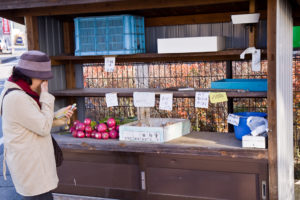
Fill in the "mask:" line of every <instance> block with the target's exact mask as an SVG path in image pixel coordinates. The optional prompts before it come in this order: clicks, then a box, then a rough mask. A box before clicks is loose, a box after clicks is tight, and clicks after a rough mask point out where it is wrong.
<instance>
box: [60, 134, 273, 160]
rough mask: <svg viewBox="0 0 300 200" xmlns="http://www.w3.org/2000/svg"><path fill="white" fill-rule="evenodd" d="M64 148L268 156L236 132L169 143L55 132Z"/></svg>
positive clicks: (265, 151)
mask: <svg viewBox="0 0 300 200" xmlns="http://www.w3.org/2000/svg"><path fill="white" fill-rule="evenodd" d="M54 137H55V139H56V140H57V142H58V143H59V145H60V146H61V148H63V149H68V150H92V151H120V152H136V153H156V154H161V153H167V154H184V155H187V154H188V155H202V156H221V157H231V158H250V159H263V160H267V159H268V151H267V150H266V149H250V148H242V142H241V141H239V140H237V139H236V138H235V137H234V134H233V133H215V132H193V133H190V134H188V135H186V136H183V137H180V138H177V139H175V140H171V141H169V142H166V143H161V144H157V143H140V142H124V141H119V140H111V139H110V140H96V139H90V138H83V139H80V138H74V137H72V136H71V134H68V135H56V134H55V135H54Z"/></svg>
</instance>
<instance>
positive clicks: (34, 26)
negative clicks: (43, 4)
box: [24, 16, 39, 50]
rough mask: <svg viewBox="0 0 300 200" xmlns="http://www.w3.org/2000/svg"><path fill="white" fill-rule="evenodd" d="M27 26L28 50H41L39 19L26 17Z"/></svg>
mask: <svg viewBox="0 0 300 200" xmlns="http://www.w3.org/2000/svg"><path fill="white" fill-rule="evenodd" d="M24 19H25V26H26V33H27V46H28V50H38V49H39V32H38V23H37V17H33V16H25V17H24Z"/></svg>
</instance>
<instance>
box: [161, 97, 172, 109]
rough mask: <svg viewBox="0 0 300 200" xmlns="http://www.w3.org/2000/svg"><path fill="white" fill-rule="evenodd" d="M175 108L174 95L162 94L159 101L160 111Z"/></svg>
mask: <svg viewBox="0 0 300 200" xmlns="http://www.w3.org/2000/svg"><path fill="white" fill-rule="evenodd" d="M172 108H173V94H172V93H170V94H160V99H159V109H160V110H169V111H171V110H172Z"/></svg>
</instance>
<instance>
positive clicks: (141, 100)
mask: <svg viewBox="0 0 300 200" xmlns="http://www.w3.org/2000/svg"><path fill="white" fill-rule="evenodd" d="M133 104H134V106H135V107H154V106H155V93H153V92H134V93H133Z"/></svg>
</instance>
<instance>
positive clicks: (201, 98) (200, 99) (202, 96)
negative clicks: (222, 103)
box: [195, 92, 209, 108]
mask: <svg viewBox="0 0 300 200" xmlns="http://www.w3.org/2000/svg"><path fill="white" fill-rule="evenodd" d="M208 98H209V92H196V95H195V107H196V108H208V100H209V99H208Z"/></svg>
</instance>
